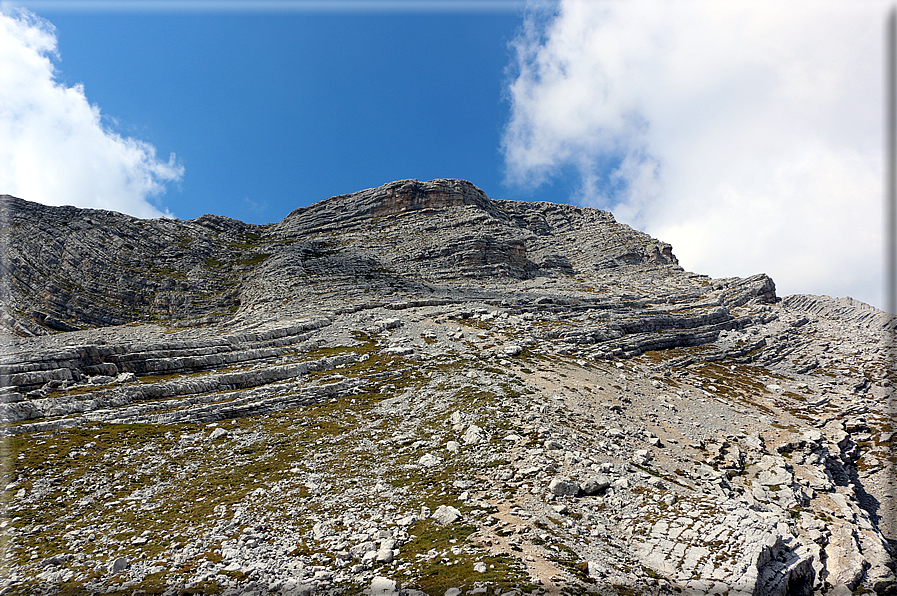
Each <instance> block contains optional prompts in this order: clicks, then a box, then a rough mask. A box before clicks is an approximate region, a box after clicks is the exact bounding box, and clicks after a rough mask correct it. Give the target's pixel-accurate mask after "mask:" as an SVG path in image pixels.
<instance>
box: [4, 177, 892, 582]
mask: <svg viewBox="0 0 897 596" xmlns="http://www.w3.org/2000/svg"><path fill="white" fill-rule="evenodd" d="M0 230H2V242H3V251H2V254H3V260H2V262H0V267H2V276H0V279H2V283H0V295H2V297H3V301H2V311H0V328H2V334H0V341H2V344H3V354H2V359H0V420H2V422H3V425H2V427H0V432H2V434H3V435H4V436H5V437H6V438H5V439H4V443H3V445H2V448H3V452H4V453H3V455H4V457H3V460H2V461H3V468H2V475H3V477H4V481H3V486H5V490H4V493H3V496H4V499H3V512H2V514H3V516H4V519H3V521H2V522H0V532H2V536H4V538H3V540H2V541H0V545H2V548H3V552H4V559H3V561H4V573H3V574H2V579H0V589H2V590H3V592H2V593H4V594H6V593H12V594H32V593H52V592H56V591H60V590H61V592H62V593H67V594H79V593H84V594H94V593H122V594H137V593H143V594H186V593H222V594H247V593H257V594H318V593H320V594H325V593H330V594H344V593H348V594H352V593H361V592H365V593H369V594H394V595H398V594H405V595H412V594H428V595H439V596H442V595H443V594H462V593H470V594H476V593H482V594H486V593H488V594H508V593H515V594H516V593H551V594H560V593H567V594H578V593H601V594H674V593H678V594H682V593H686V594H711V593H715V594H722V593H728V594H751V595H756V596H761V595H763V596H765V595H784V594H814V593H820V594H848V593H851V592H854V593H859V592H862V591H866V592H874V593H877V594H893V593H895V592H897V579H895V573H894V567H893V563H892V560H893V558H894V557H893V554H894V552H895V551H894V549H895V544H897V543H895V539H897V524H895V519H894V511H895V510H897V507H895V505H897V503H895V499H894V487H895V479H894V476H893V470H894V464H895V463H897V460H895V453H894V450H893V436H894V435H893V418H892V412H891V410H890V409H889V407H890V405H889V398H890V395H891V391H892V382H893V381H894V378H893V376H894V371H893V369H892V367H891V362H892V358H891V356H892V354H893V352H892V350H893V334H894V329H895V318H894V317H892V316H890V315H887V314H885V313H883V312H881V311H878V310H876V309H874V308H872V307H870V306H868V305H865V304H862V303H860V302H857V301H854V300H852V299H849V298H840V299H839V298H829V297H826V296H808V295H800V296H787V297H784V298H780V297H778V296H777V295H776V292H775V284H774V282H773V281H772V279H770V278H769V277H768V276H766V275H764V274H758V275H754V276H751V277H748V278H736V277H733V278H725V279H711V278H709V277H707V276H703V275H697V274H694V273H689V272H687V271H684V270H683V269H682V267H680V266H679V264H678V261H677V259H676V257H675V255H674V254H673V251H672V247H671V246H670V245H669V244H666V243H663V242H661V241H658V240H656V239H653V238H651V237H650V236H648V235H646V234H643V233H641V232H638V231H636V230H633V229H632V228H629V227H628V226H626V225H623V224H620V223H618V222H616V221H615V220H614V218H613V216H612V214H610V213H608V212H606V211H600V210H596V209H588V208H580V207H575V206H571V205H556V204H550V203H525V202H513V201H501V200H494V199H491V198H489V197H487V196H486V195H485V194H484V193H483V192H482V191H481V190H480V189H478V188H477V187H476V186H474V185H473V184H471V183H469V182H466V181H461V180H447V179H441V180H433V181H429V182H419V181H416V180H403V181H398V182H393V183H390V184H386V185H384V186H381V187H379V188H375V189H368V190H364V191H360V192H357V193H353V194H350V195H341V196H336V197H332V198H329V199H326V200H324V201H321V202H318V203H315V204H313V205H311V206H309V207H303V208H300V209H297V210H295V211H293V212H292V213H290V214H289V215H288V216H287V217H286V218H284V219H283V220H282V221H280V222H278V223H273V224H267V225H251V224H246V223H243V222H239V221H236V220H233V219H229V218H226V217H220V216H213V215H204V216H202V217H200V218H198V219H195V220H192V221H180V220H173V219H157V220H140V219H135V218H132V217H129V216H126V215H122V214H119V213H113V212H108V211H96V210H83V209H76V208H73V207H47V206H43V205H38V204H35V203H30V202H28V201H24V200H21V199H17V198H14V197H9V196H2V197H0Z"/></svg>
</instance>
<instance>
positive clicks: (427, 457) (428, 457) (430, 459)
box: [417, 453, 442, 468]
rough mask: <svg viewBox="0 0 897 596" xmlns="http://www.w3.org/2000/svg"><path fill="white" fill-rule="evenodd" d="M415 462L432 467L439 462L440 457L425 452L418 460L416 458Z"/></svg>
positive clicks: (440, 460) (440, 461)
mask: <svg viewBox="0 0 897 596" xmlns="http://www.w3.org/2000/svg"><path fill="white" fill-rule="evenodd" d="M417 463H418V465H420V466H423V467H425V468H432V467H433V466H438V465H439V464H441V463H442V458H441V457H436V456H435V455H433V454H432V453H425V454H424V455H423V456H422V457H421V458H420V459H419V460H417Z"/></svg>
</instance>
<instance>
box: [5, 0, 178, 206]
mask: <svg viewBox="0 0 897 596" xmlns="http://www.w3.org/2000/svg"><path fill="white" fill-rule="evenodd" d="M53 59H58V52H57V45H56V35H55V30H54V28H53V26H52V25H51V24H50V23H49V22H47V21H45V20H42V19H40V18H38V17H37V16H35V15H34V14H33V13H30V12H27V11H21V10H19V11H16V12H11V13H10V12H7V13H3V12H0V88H2V89H3V92H2V93H0V193H3V194H10V195H14V196H18V197H20V198H23V199H27V200H30V201H37V202H40V203H44V204H46V205H75V206H77V207H89V208H96V209H111V210H114V211H121V212H124V213H129V214H131V215H134V216H137V217H160V216H163V215H170V214H169V213H168V212H167V211H165V212H164V213H163V211H162V210H160V209H159V208H158V207H157V206H155V205H154V204H153V202H151V201H152V200H153V199H154V198H155V197H158V196H159V195H161V194H162V193H163V192H164V190H165V185H166V184H168V183H171V182H176V181H178V180H180V179H181V177H182V176H183V171H184V170H183V167H182V166H181V165H180V164H179V163H178V162H177V160H176V158H175V156H174V154H172V155H171V157H170V158H169V159H168V161H162V160H159V159H158V158H157V157H156V149H155V147H153V146H152V145H150V144H149V143H146V142H143V141H140V140H136V139H132V138H128V137H122V136H121V135H119V134H117V133H116V132H114V131H113V130H110V129H109V127H107V126H104V124H103V121H102V118H101V115H100V109H99V108H98V107H97V106H95V105H91V104H90V103H89V102H88V101H87V97H86V96H85V93H84V87H83V86H82V85H76V86H74V87H68V86H66V85H65V84H63V83H61V82H59V81H58V80H57V71H56V69H55V67H54V64H53Z"/></svg>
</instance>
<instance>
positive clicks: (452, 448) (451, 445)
mask: <svg viewBox="0 0 897 596" xmlns="http://www.w3.org/2000/svg"><path fill="white" fill-rule="evenodd" d="M445 448H446V450H447V451H448V452H449V453H458V451H459V450H460V449H461V443H459V442H458V441H449V442H448V443H446V444H445Z"/></svg>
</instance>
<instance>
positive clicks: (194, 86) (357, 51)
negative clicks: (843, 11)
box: [46, 11, 563, 223]
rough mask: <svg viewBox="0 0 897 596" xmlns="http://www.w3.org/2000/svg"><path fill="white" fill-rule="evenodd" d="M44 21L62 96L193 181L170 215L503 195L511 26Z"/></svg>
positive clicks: (175, 18) (275, 19)
mask: <svg viewBox="0 0 897 596" xmlns="http://www.w3.org/2000/svg"><path fill="white" fill-rule="evenodd" d="M46 17H47V18H48V19H49V20H50V21H51V22H52V23H53V24H54V25H55V26H56V27H57V31H58V34H57V35H58V40H59V52H60V54H61V56H62V60H61V62H60V67H61V70H62V72H63V73H64V76H65V79H66V81H67V82H68V83H69V84H74V83H77V82H84V85H85V92H86V94H87V96H88V98H89V100H90V102H92V103H95V104H97V105H99V106H101V109H102V111H103V113H104V114H106V115H108V116H110V117H113V118H115V119H116V120H117V121H118V125H117V126H116V128H117V129H118V130H120V131H122V133H123V134H127V135H129V136H134V137H137V138H140V139H143V140H145V141H147V142H150V143H152V144H153V145H154V146H155V147H156V149H157V150H158V152H159V154H160V155H163V156H164V155H167V154H169V153H171V152H174V153H175V154H176V155H177V158H178V160H179V162H180V163H181V164H182V165H183V167H184V175H183V177H182V179H181V181H180V182H179V183H178V184H174V185H171V187H170V188H169V190H168V192H167V193H166V194H165V195H164V196H162V197H161V203H160V206H163V207H164V208H167V209H169V210H170V211H171V212H172V213H173V214H174V215H175V216H177V217H179V218H182V219H192V218H194V217H198V216H199V215H201V214H203V213H208V212H214V213H218V214H223V215H228V216H231V217H235V218H238V219H242V220H244V221H251V222H253V223H265V222H268V221H277V220H279V219H281V218H282V217H284V216H285V215H286V214H287V213H289V212H290V211H291V210H292V209H294V208H296V207H299V206H302V205H307V204H309V203H311V202H314V201H318V200H321V199H324V198H326V197H328V196H332V195H335V194H341V193H347V192H353V191H355V190H360V189H363V188H369V187H372V186H378V185H380V184H383V183H385V182H389V181H392V180H396V179H402V178H419V179H424V180H426V179H432V178H440V177H451V178H465V179H469V180H471V181H474V182H475V183H476V184H478V185H479V186H481V187H482V188H483V189H484V190H486V192H487V193H490V194H491V195H492V196H506V195H507V190H506V189H504V188H502V186H501V178H502V156H501V153H500V143H499V141H500V136H501V131H502V125H503V123H504V121H505V120H506V119H507V113H508V102H507V101H505V100H503V95H502V93H503V92H502V87H503V82H504V79H505V77H506V75H505V70H506V68H507V65H508V62H509V49H508V43H509V42H510V40H511V39H512V38H513V37H514V34H515V30H516V28H517V27H518V26H519V25H520V17H519V16H518V15H517V14H515V13H514V12H512V11H506V12H503V13H502V12H499V13H497V14H496V13H491V14H490V13H484V14H476V15H469V14H451V13H448V14H438V15H427V14H415V13H411V14H395V13H381V14H366V13H364V14H349V15H345V14H326V13H325V14H314V13H313V14H305V13H299V14H295V13H286V14H273V15H272V14H252V13H249V14H224V15H221V14H211V15H209V14H176V15H171V14H117V15H107V14H102V15H92V14H76V15H71V14H59V15H55V14H53V13H52V12H48V13H47V14H46ZM521 195H522V193H520V192H517V193H515V198H521ZM555 198H563V197H557V196H555Z"/></svg>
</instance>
